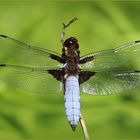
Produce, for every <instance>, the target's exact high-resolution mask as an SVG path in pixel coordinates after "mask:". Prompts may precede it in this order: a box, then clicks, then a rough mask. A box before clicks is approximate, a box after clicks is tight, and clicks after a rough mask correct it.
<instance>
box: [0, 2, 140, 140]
mask: <svg viewBox="0 0 140 140" xmlns="http://www.w3.org/2000/svg"><path fill="white" fill-rule="evenodd" d="M73 17H78V19H79V20H78V21H77V22H76V23H74V24H73V25H72V26H70V27H69V28H68V29H67V32H66V36H67V37H69V36H75V37H76V38H77V39H78V40H79V44H80V50H81V55H84V54H86V53H89V52H94V51H99V50H103V49H109V48H114V47H117V46H119V45H122V44H125V43H128V42H131V41H134V40H138V39H140V2H138V1H137V2H129V1H126V2H122V1H121V2H119V1H118V2H117V1H116V2H107V1H98V2H96V1H93V2H92V1H91V2H84V1H77V2H75V1H68V2H65V1H54V2H51V1H50V2H45V1H39V0H38V1H37V0H36V1H31V0H30V1H12V0H11V1H0V34H5V35H8V36H11V37H13V38H16V39H18V40H21V41H23V42H25V43H28V44H32V45H34V46H39V47H44V48H47V49H49V50H53V51H57V52H59V53H61V49H62V46H61V42H60V33H61V30H62V23H63V22H64V23H67V22H68V21H69V20H71V19H72V18H73ZM139 91H140V88H137V89H134V90H131V91H129V93H128V94H120V95H116V96H104V97H95V96H89V95H85V94H81V104H82V113H83V116H84V117H85V121H86V125H87V128H88V131H89V135H90V138H91V139H108V140H109V139H110V140H111V139H140V96H139ZM0 139H1V140H3V139H14V140H15V139H34V140H37V139H42V140H43V139H44V140H46V139H49V140H50V139H52V140H56V139H61V140H66V139H68V140H72V139H73V140H74V139H75V140H77V139H80V140H81V139H84V137H83V134H82V131H81V128H80V125H78V127H77V130H76V131H75V132H73V131H72V130H71V128H70V126H69V124H68V122H67V119H66V117H65V112H64V105H63V94H61V95H60V94H55V95H54V94H53V95H39V94H32V93H27V92H24V91H21V90H17V89H11V88H8V86H7V85H2V84H0Z"/></svg>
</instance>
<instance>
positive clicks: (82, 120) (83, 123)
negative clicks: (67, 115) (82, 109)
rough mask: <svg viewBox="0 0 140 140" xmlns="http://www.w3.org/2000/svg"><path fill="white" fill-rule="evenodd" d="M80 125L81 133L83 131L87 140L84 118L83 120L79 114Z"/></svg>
mask: <svg viewBox="0 0 140 140" xmlns="http://www.w3.org/2000/svg"><path fill="white" fill-rule="evenodd" d="M80 124H81V127H82V131H83V134H84V137H85V140H89V135H88V132H87V127H86V124H85V121H84V118H83V116H82V114H80Z"/></svg>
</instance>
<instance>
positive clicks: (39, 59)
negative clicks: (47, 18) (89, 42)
mask: <svg viewBox="0 0 140 140" xmlns="http://www.w3.org/2000/svg"><path fill="white" fill-rule="evenodd" d="M76 20H77V18H74V19H72V20H71V21H70V22H69V23H68V24H63V31H62V33H61V43H62V54H59V53H56V52H54V51H50V50H47V49H45V48H40V47H34V46H31V45H28V44H26V43H23V42H21V41H18V40H16V39H14V38H11V37H9V36H6V35H0V80H1V81H4V82H6V83H7V84H9V85H12V86H15V87H18V88H21V89H24V90H28V91H31V92H34V93H43V94H53V93H64V107H65V113H66V117H67V120H68V122H69V124H70V126H71V128H72V130H75V129H76V126H77V125H78V123H79V119H80V114H81V111H80V109H81V106H80V93H86V94H89V95H99V96H104V95H112V94H116V93H123V91H125V90H130V89H133V88H135V87H138V86H140V70H139V69H138V65H136V64H140V60H139V59H138V58H139V56H140V40H138V41H133V42H130V43H127V44H125V45H122V46H120V47H117V48H113V49H109V50H103V51H99V52H93V53H89V54H86V55H84V56H82V57H81V56H80V50H79V43H78V40H77V39H76V38H75V37H69V38H68V39H65V29H66V28H67V27H68V26H69V25H71V23H73V22H74V21H76Z"/></svg>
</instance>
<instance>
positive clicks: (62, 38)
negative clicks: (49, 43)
mask: <svg viewBox="0 0 140 140" xmlns="http://www.w3.org/2000/svg"><path fill="white" fill-rule="evenodd" d="M76 20H78V18H77V17H75V18H73V19H72V20H71V21H70V22H69V23H68V24H64V23H62V24H63V30H62V33H61V43H62V46H63V43H64V41H65V30H66V28H67V27H69V26H70V25H71V24H72V23H73V22H75V21H76Z"/></svg>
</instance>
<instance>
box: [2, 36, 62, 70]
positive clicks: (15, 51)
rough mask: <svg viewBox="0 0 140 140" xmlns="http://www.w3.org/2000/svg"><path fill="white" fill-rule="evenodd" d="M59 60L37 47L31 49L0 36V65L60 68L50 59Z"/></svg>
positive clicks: (49, 52)
mask: <svg viewBox="0 0 140 140" xmlns="http://www.w3.org/2000/svg"><path fill="white" fill-rule="evenodd" d="M54 57H55V58H56V57H57V59H59V61H62V60H61V57H60V55H59V54H57V53H55V52H52V51H49V50H46V49H43V48H38V47H33V46H30V45H28V44H25V43H23V42H20V41H18V40H15V39H13V38H11V37H8V36H5V35H0V63H1V64H3V63H10V64H15V65H23V66H45V67H47V68H49V67H54V68H59V67H61V65H60V63H59V62H58V61H56V60H54V59H52V58H54Z"/></svg>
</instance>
